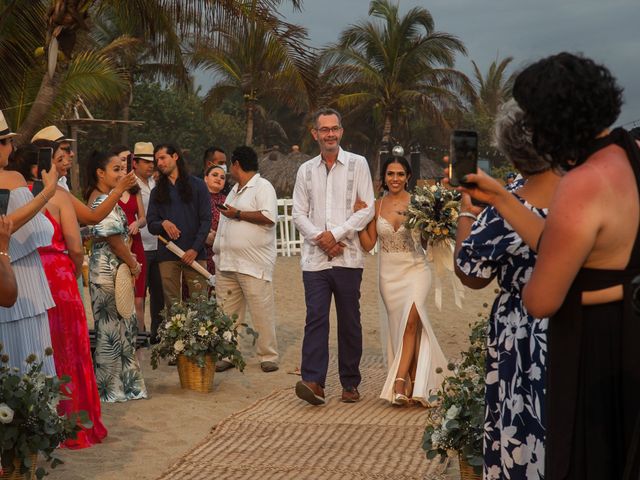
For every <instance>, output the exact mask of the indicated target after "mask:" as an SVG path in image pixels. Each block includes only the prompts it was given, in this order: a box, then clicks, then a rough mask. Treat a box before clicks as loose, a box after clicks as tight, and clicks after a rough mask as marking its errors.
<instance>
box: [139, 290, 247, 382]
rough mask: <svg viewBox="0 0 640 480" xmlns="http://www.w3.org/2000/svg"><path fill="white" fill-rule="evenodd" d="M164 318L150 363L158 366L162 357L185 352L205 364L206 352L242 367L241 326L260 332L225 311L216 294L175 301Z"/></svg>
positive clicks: (154, 366)
mask: <svg viewBox="0 0 640 480" xmlns="http://www.w3.org/2000/svg"><path fill="white" fill-rule="evenodd" d="M162 314H163V315H164V318H165V320H164V322H163V323H162V325H161V326H160V328H159V329H158V337H159V342H158V344H157V345H154V346H153V349H152V350H151V366H152V367H153V368H154V369H155V368H157V367H158V360H159V359H160V358H169V359H170V360H175V359H176V357H177V356H178V355H184V356H186V357H187V358H188V359H189V360H191V361H192V362H194V363H197V364H198V365H199V366H200V367H204V364H205V359H206V356H207V355H211V356H212V357H213V360H214V361H217V360H222V359H225V360H228V361H230V362H231V363H233V365H234V366H235V367H236V368H238V369H239V370H240V371H242V370H243V369H244V366H245V362H244V359H243V358H242V354H241V353H240V350H239V349H238V337H239V332H238V327H239V326H244V327H245V329H246V331H247V333H249V334H251V335H253V336H254V340H255V337H256V335H257V333H256V332H254V331H253V330H252V329H251V328H249V327H248V326H247V325H246V324H241V325H237V324H236V322H235V319H234V318H232V317H229V316H228V315H225V313H224V312H223V311H222V310H221V309H220V306H219V305H218V303H217V301H216V298H215V296H214V295H211V296H209V297H207V296H205V295H200V296H194V297H193V298H192V299H191V300H187V301H184V302H176V303H174V304H173V305H171V306H170V307H169V308H165V309H164V310H163V312H162Z"/></svg>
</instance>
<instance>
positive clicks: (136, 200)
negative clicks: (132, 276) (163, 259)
mask: <svg viewBox="0 0 640 480" xmlns="http://www.w3.org/2000/svg"><path fill="white" fill-rule="evenodd" d="M111 152H112V153H113V154H114V155H117V156H118V157H119V158H120V160H121V161H122V162H123V166H125V167H126V166H127V157H128V156H129V155H131V151H130V150H128V149H127V147H115V148H112V149H111ZM130 169H131V164H130V163H129V170H130ZM127 171H128V170H127ZM118 205H120V208H122V210H124V213H125V215H126V216H127V222H129V235H130V236H131V238H132V243H131V246H130V248H131V253H133V254H134V255H135V256H136V260H137V261H138V262H139V263H140V265H142V271H141V272H140V275H139V276H138V278H137V279H136V284H135V302H136V318H137V319H138V335H139V334H140V333H142V332H145V331H146V328H145V326H144V299H145V295H146V288H145V286H146V283H145V282H146V279H147V262H146V260H145V255H144V245H143V244H142V236H141V235H140V229H141V228H142V227H144V226H146V225H147V219H146V217H145V213H144V204H143V203H142V195H141V194H140V187H139V186H138V185H135V186H133V187H132V188H130V189H129V190H128V191H126V192H124V193H123V194H122V197H120V200H119V201H118Z"/></svg>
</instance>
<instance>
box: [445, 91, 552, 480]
mask: <svg viewBox="0 0 640 480" xmlns="http://www.w3.org/2000/svg"><path fill="white" fill-rule="evenodd" d="M496 137H497V141H498V145H499V147H500V149H501V150H502V152H503V153H504V154H505V155H506V156H507V157H508V158H511V159H512V161H513V162H514V165H515V166H516V168H518V170H519V171H520V172H521V173H522V174H523V175H524V176H525V177H526V182H524V186H522V187H521V188H516V189H515V191H514V195H516V196H517V197H518V199H519V200H520V201H521V202H522V203H523V204H524V205H525V206H526V207H527V208H528V209H529V210H531V211H532V212H534V213H535V214H536V215H538V216H540V217H543V218H544V217H546V214H547V210H546V207H547V206H548V204H549V202H550V201H551V196H552V194H553V192H554V191H555V186H556V185H557V183H558V181H559V179H560V176H559V175H558V174H557V173H555V172H554V171H553V170H551V169H550V166H549V164H548V162H547V161H546V160H545V159H543V158H540V157H539V156H538V155H537V154H536V153H535V152H534V150H533V147H532V146H531V143H530V139H529V137H528V135H527V132H526V130H525V129H524V127H523V126H522V111H521V110H520V109H519V108H518V106H517V105H516V104H515V102H509V103H508V104H507V105H505V107H503V110H502V111H501V115H500V117H499V118H498V120H497V122H496ZM461 210H462V212H467V213H466V214H465V213H463V214H462V215H461V217H460V219H459V223H458V238H457V245H456V249H457V259H456V263H457V273H458V276H459V277H460V279H461V280H462V282H463V283H464V284H465V285H467V286H469V287H471V288H482V287H484V286H486V285H487V284H489V283H490V282H491V280H493V278H495V277H497V281H498V285H499V287H500V291H499V293H498V296H497V297H496V300H495V302H494V304H493V308H492V310H491V316H490V318H489V328H488V338H487V372H486V393H485V400H486V409H485V433H484V478H485V479H503V478H508V479H512V480H514V479H523V480H525V479H526V480H531V479H540V478H544V461H545V460H544V459H545V451H544V440H545V430H544V397H545V373H546V355H547V335H546V332H547V326H548V319H547V318H542V319H539V318H533V317H531V316H530V315H528V313H527V312H526V310H525V308H524V306H523V305H522V297H521V293H522V289H523V288H524V285H525V284H526V283H527V281H528V280H529V277H530V275H531V271H532V270H533V266H534V264H535V252H533V251H532V250H531V249H530V248H529V246H528V245H527V243H525V241H526V240H527V239H524V240H523V239H522V238H520V236H519V235H518V234H517V233H515V231H514V230H513V229H512V227H511V226H510V225H509V224H508V223H507V222H506V221H505V220H504V219H503V218H502V217H501V216H500V215H499V214H498V213H497V211H496V210H495V209H494V208H492V207H491V208H486V209H485V210H484V211H482V213H480V215H479V216H478V218H477V220H476V221H475V223H473V225H472V220H473V216H474V212H479V211H480V210H479V208H478V207H474V206H472V205H471V203H470V201H469V197H468V196H467V195H464V197H463V204H462V207H461Z"/></svg>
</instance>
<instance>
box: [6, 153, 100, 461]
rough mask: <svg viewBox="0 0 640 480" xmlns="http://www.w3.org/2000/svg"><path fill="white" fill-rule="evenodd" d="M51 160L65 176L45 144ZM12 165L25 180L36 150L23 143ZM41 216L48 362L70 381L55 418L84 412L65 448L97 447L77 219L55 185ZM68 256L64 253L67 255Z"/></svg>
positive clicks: (60, 160)
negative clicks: (85, 419)
mask: <svg viewBox="0 0 640 480" xmlns="http://www.w3.org/2000/svg"><path fill="white" fill-rule="evenodd" d="M51 147H52V148H53V152H54V153H53V160H52V162H53V163H54V164H55V165H56V168H57V169H58V171H59V172H60V175H66V173H67V170H68V169H69V167H70V165H69V164H68V162H66V160H65V156H64V155H63V154H62V151H61V150H60V149H59V144H57V143H55V142H51ZM15 157H16V158H15V160H16V167H17V169H18V171H20V172H21V173H23V175H25V174H26V175H27V180H31V178H30V177H31V176H30V175H29V173H28V172H29V168H30V167H31V165H32V164H33V163H37V157H38V149H37V148H35V147H33V146H31V145H26V146H24V147H21V148H20V149H18V150H17V151H16V155H15ZM44 214H45V215H46V217H47V218H48V219H49V221H50V222H51V224H52V225H53V229H54V233H53V238H52V239H51V245H49V246H47V247H41V248H39V249H38V251H39V252H40V257H41V259H42V265H43V266H44V270H45V274H46V276H47V280H48V282H49V288H50V289H51V295H52V296H53V300H54V302H55V304H56V306H55V307H54V308H51V309H49V310H48V315H49V328H50V330H51V343H52V347H53V359H54V362H55V365H56V373H57V375H58V376H63V375H67V376H69V377H70V378H71V381H70V382H69V383H67V384H66V385H65V386H64V387H63V390H64V391H63V393H64V394H65V395H66V396H68V397H69V399H68V400H62V401H61V402H60V403H59V404H58V411H59V412H60V414H68V413H72V412H77V411H80V410H84V411H86V412H87V413H88V415H89V419H90V420H91V422H92V423H93V426H92V427H91V428H83V429H82V430H81V431H80V432H79V433H78V437H77V438H76V439H75V440H74V439H69V440H67V441H65V442H64V446H65V447H67V448H73V449H79V448H86V447H90V446H91V445H93V444H95V443H100V442H101V441H102V439H103V438H104V437H106V436H107V429H106V428H105V426H104V425H103V424H102V419H101V409H100V397H99V396H98V388H97V386H96V377H95V373H94V371H93V363H92V361H91V350H90V347H89V332H88V328H87V318H86V316H85V311H84V305H83V303H82V299H81V297H80V291H79V290H78V281H77V277H78V276H79V275H81V273H82V261H83V258H84V251H83V249H82V243H81V240H80V229H79V228H78V219H77V217H76V213H75V209H74V207H73V204H72V203H71V200H70V199H69V194H68V193H67V192H66V191H64V190H62V189H61V188H60V187H58V189H57V191H56V193H55V195H54V196H53V198H52V199H51V200H49V202H47V204H46V205H45V211H44ZM67 252H68V253H67Z"/></svg>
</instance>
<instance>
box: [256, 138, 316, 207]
mask: <svg viewBox="0 0 640 480" xmlns="http://www.w3.org/2000/svg"><path fill="white" fill-rule="evenodd" d="M310 158H311V156H309V155H307V154H306V153H302V152H299V151H298V152H291V153H289V154H286V155H285V154H283V153H282V152H280V151H279V150H272V151H271V152H269V153H267V154H266V155H265V156H263V157H262V158H261V159H260V160H259V162H258V172H260V175H261V176H262V177H264V178H266V179H267V180H269V181H270V182H271V184H272V185H273V188H275V189H276V193H277V194H278V198H291V196H292V195H293V186H294V185H295V183H296V174H297V173H298V168H299V167H300V165H302V164H303V163H304V162H306V161H307V160H309V159H310Z"/></svg>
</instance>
